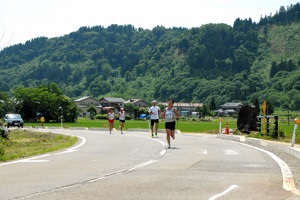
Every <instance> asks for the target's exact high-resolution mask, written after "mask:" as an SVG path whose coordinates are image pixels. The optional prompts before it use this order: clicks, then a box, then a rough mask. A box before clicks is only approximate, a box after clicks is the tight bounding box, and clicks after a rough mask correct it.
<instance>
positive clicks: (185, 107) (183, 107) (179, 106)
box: [158, 102, 203, 112]
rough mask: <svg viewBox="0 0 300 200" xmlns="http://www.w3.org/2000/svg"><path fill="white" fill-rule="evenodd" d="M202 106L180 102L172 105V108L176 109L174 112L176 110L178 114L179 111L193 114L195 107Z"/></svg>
mask: <svg viewBox="0 0 300 200" xmlns="http://www.w3.org/2000/svg"><path fill="white" fill-rule="evenodd" d="M158 104H161V105H164V106H168V103H163V102H160V103H158ZM202 106H203V103H180V102H178V103H177V102H175V103H174V108H176V110H178V111H179V112H181V111H189V112H194V111H195V109H196V108H197V107H202Z"/></svg>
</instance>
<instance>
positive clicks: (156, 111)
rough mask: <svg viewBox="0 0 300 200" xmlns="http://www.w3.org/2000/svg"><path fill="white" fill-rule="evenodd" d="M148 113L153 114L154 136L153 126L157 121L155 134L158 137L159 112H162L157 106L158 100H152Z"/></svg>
mask: <svg viewBox="0 0 300 200" xmlns="http://www.w3.org/2000/svg"><path fill="white" fill-rule="evenodd" d="M148 113H149V114H150V115H151V133H152V137H154V135H153V126H154V123H155V136H156V137H157V131H158V123H159V114H160V113H161V110H160V108H159V107H158V106H156V101H155V100H154V101H152V106H151V108H150V109H149V111H148Z"/></svg>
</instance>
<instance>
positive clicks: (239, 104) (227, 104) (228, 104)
mask: <svg viewBox="0 0 300 200" xmlns="http://www.w3.org/2000/svg"><path fill="white" fill-rule="evenodd" d="M242 105H243V104H242V103H225V104H223V105H221V107H239V106H242Z"/></svg>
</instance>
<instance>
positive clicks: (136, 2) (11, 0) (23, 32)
mask: <svg viewBox="0 0 300 200" xmlns="http://www.w3.org/2000/svg"><path fill="white" fill-rule="evenodd" d="M298 2H299V0H298V1H295V0H205V2H202V1H201V0H184V1H183V0H0V49H2V48H4V47H7V46H10V45H13V44H17V43H25V42H26V41H27V40H31V39H33V38H36V37H41V36H45V37H48V38H53V37H59V36H63V35H65V34H69V33H71V32H74V31H77V30H78V29H79V28H80V27H82V26H90V27H92V26H99V25H101V26H104V27H107V26H110V25H111V24H118V25H128V24H131V25H133V26H134V27H135V28H139V27H141V28H144V29H152V28H154V27H156V26H164V27H166V28H173V27H185V28H192V27H200V26H201V25H204V24H208V23H225V24H228V25H231V26H232V25H233V23H234V21H235V20H236V19H237V18H240V19H246V18H251V19H252V20H253V21H255V22H258V21H259V19H260V17H261V16H263V17H264V16H265V15H267V16H269V15H270V13H272V14H275V13H276V11H278V10H279V8H280V6H284V7H285V8H286V7H287V6H289V5H291V4H296V3H298Z"/></svg>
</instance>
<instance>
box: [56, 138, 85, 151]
mask: <svg viewBox="0 0 300 200" xmlns="http://www.w3.org/2000/svg"><path fill="white" fill-rule="evenodd" d="M71 136H74V137H78V138H80V139H81V143H80V144H79V145H77V146H74V147H71V148H70V149H67V150H66V151H63V152H60V153H56V154H54V155H60V154H64V153H72V152H75V151H78V150H77V149H78V148H79V147H81V146H83V145H84V144H85V143H86V139H85V138H84V137H81V136H76V135H71Z"/></svg>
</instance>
